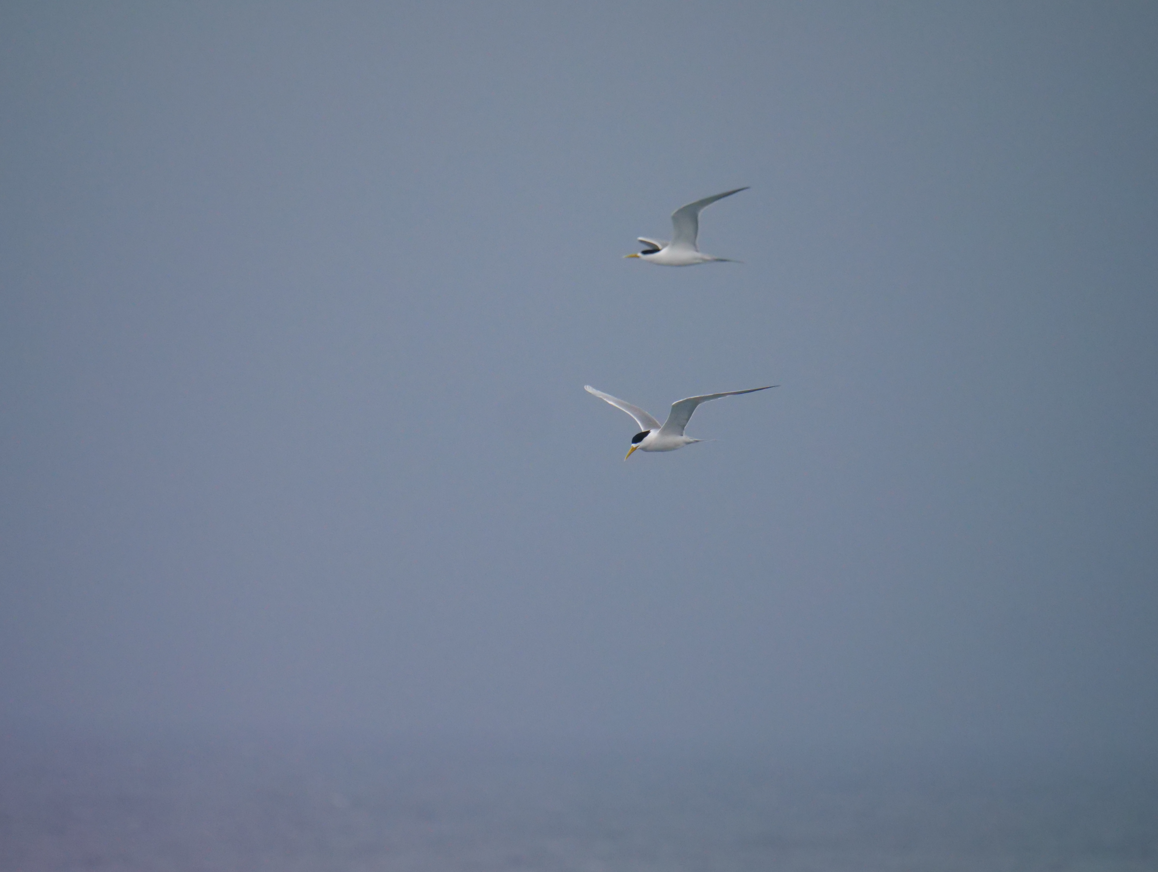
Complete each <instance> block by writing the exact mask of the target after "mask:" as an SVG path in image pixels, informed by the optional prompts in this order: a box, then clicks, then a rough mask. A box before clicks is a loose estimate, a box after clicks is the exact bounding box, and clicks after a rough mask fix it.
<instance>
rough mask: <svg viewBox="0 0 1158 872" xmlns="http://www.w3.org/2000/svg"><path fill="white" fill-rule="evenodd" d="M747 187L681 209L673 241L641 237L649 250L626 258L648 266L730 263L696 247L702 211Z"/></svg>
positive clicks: (675, 216)
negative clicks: (639, 261)
mask: <svg viewBox="0 0 1158 872" xmlns="http://www.w3.org/2000/svg"><path fill="white" fill-rule="evenodd" d="M746 190H748V189H747V188H736V189H735V190H731V191H724V193H722V194H716V195H714V196H711V197H704V199H702V200H696V201H695V202H694V203H688V204H687V205H686V206H680V207H679V208H678V209H676V210H675V211H674V212H672V214H671V226H672V237H671V242H657V241H655V240H654V239H648V238H647V237H644V236H641V237H639V241H640V242H642V243H643V244H644V245H645V246H647V247H646V248H644V250H643V251H641V252H639V253H638V254H626V255H624V257H638V258H639V259H640V260H645V261H647V262H648V263H654V264H658V265H660V266H695V265H696V264H698V263H713V262H720V261H730V258H727V257H713V256H712V255H710V254H704V253H703V252H701V251H700V249H699V247H698V246H697V245H696V237H697V236H699V232H700V210H701V209H703V208H704V207H705V206H710V205H711V204H712V203H714V202H716V200H722V199H724V197H730V196H732V194H738V193H740V191H746Z"/></svg>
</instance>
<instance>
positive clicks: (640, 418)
mask: <svg viewBox="0 0 1158 872" xmlns="http://www.w3.org/2000/svg"><path fill="white" fill-rule="evenodd" d="M583 388H584V390H586V391H587V393H589V394H595V396H597V397H599V399H601V400H603V401H604V402H606V403H611V405H613V406H615V408H617V409H621V410H622V411H624V412H627V414H629V415H631V417H633V418H635V423H636V424H638V425H639V429H641V430H658V429H659V421H657V420H656V419H655V418H653V417H652V416H651V415H649V414H648V413H647V412H645V411H644V410H643V409H641V408H639V406H633V405H631V403H628V402H625V401H623V400H621V399H619V398H618V397H613V396H611V394H605V393H603V391H597V390H595V388H593V387H591V385H584V386H583ZM688 414H689V415H690V414H691V412H688Z"/></svg>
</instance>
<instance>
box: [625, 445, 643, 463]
mask: <svg viewBox="0 0 1158 872" xmlns="http://www.w3.org/2000/svg"><path fill="white" fill-rule="evenodd" d="M638 447H639V446H638V445H632V446H631V447H630V448H629V449H627V457H631V455H632V452H634V451H635V449H636V448H638ZM627 457H625V458H623V459H624V460H627Z"/></svg>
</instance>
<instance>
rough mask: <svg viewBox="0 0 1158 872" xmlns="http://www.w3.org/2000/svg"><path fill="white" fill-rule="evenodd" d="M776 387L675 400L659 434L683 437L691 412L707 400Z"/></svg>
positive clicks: (770, 386) (766, 386) (768, 386)
mask: <svg viewBox="0 0 1158 872" xmlns="http://www.w3.org/2000/svg"><path fill="white" fill-rule="evenodd" d="M776 387H779V385H765V386H764V387H762V388H748V390H746V391H724V392H723V393H722V394H704V396H702V397H688V398H687V399H686V400H677V401H676V402H674V403H672V404H671V412H670V413H669V414H668V416H667V420H666V421H664V423H663V430H662V431H661V432H663V433H664V434H667V435H671V436H683V435H684V427H686V426H687V425H688V421H689V420H690V419H691V417H692V412H694V411H695V410H696V406H698V405H699V404H700V403H706V402H707V401H708V400H718V399H719V398H720V397H734V396H736V395H737V394H752V393H755V392H756V391H766V390H768V388H776Z"/></svg>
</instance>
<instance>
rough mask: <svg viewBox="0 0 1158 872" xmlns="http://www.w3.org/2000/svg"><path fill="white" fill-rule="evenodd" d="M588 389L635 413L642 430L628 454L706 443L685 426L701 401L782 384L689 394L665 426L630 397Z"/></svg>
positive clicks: (673, 404)
mask: <svg viewBox="0 0 1158 872" xmlns="http://www.w3.org/2000/svg"><path fill="white" fill-rule="evenodd" d="M583 387H584V389H585V390H586V391H587V392H588V393H590V394H595V396H597V397H599V399H601V400H603V401H604V402H608V403H611V405H613V406H615V408H617V409H621V410H622V411H624V412H627V414H629V415H631V417H633V418H634V419H635V423H637V424H638V425H639V426H640V427H641V428H642V429H641V430H640V432H639V433H636V434H635V435H634V436H632V437H631V448H629V449H628V451H627V457H624V458H623V459H624V460H627V458H628V457H631V455H632V453H633V452H635V450H636V449H638V450H640V451H675V450H676V449H677V448H683V447H684V446H685V445H691V444H692V443H693V442H703V440H702V439H692V438H691V437H689V436H685V435H684V427H686V426H687V425H688V420H689V419H690V418H691V417H692V412H694V411H695V410H696V407H697V406H698V405H699V404H700V403H706V402H707V401H708V400H718V399H719V398H720V397H734V396H736V395H737V394H752V393H755V392H756V391H766V390H768V388H775V387H779V385H765V386H764V387H762V388H748V390H746V391H724V392H723V393H721V394H704V395H703V396H702V397H688V398H687V399H686V400H677V401H676V402H674V403H672V404H671V411H670V412H669V413H668V416H667V420H666V421H664V423H663V426H660V423H659V421H657V420H656V419H655V418H653V417H652V416H651V415H649V414H648V413H647V412H645V411H644V410H643V409H641V408H639V406H633V405H631V403H629V402H627V401H626V400H621V399H619V398H618V397H613V396H611V394H605V393H603V391H597V390H595V388H593V387H591V385H584V386H583Z"/></svg>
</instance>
